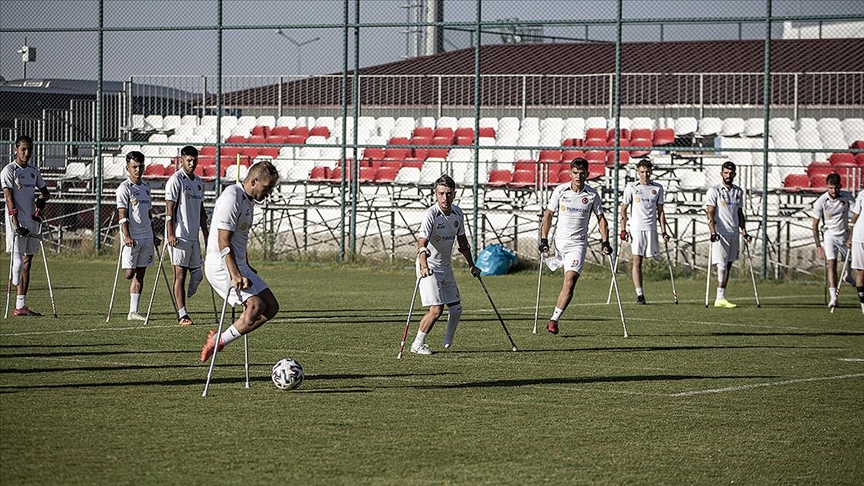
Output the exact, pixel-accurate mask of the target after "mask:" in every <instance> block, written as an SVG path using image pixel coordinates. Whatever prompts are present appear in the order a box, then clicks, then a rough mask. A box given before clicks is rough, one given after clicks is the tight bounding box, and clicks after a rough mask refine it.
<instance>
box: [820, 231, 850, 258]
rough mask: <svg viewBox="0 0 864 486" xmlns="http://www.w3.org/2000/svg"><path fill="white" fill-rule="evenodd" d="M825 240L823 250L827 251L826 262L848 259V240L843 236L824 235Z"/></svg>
mask: <svg viewBox="0 0 864 486" xmlns="http://www.w3.org/2000/svg"><path fill="white" fill-rule="evenodd" d="M823 238H824V240H823V241H822V249H823V250H824V251H825V259H826V260H845V259H846V251H847V248H846V238H844V237H843V235H832V234H828V233H826V234H825V235H823ZM838 257H839V258H838Z"/></svg>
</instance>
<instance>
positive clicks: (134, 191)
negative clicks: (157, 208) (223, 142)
mask: <svg viewBox="0 0 864 486" xmlns="http://www.w3.org/2000/svg"><path fill="white" fill-rule="evenodd" d="M116 194H117V208H118V209H125V210H126V218H127V219H128V222H129V236H130V237H131V238H133V239H139V238H152V237H153V227H152V225H151V223H150V210H151V209H152V208H153V203H152V201H151V200H150V184H148V183H146V182H144V181H143V180H142V181H141V184H133V183H132V181H131V180H130V179H126V180H125V181H123V182H121V183H120V185H119V186H117V191H116Z"/></svg>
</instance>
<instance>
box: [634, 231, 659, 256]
mask: <svg viewBox="0 0 864 486" xmlns="http://www.w3.org/2000/svg"><path fill="white" fill-rule="evenodd" d="M630 236H631V237H632V238H633V240H632V242H631V243H630V252H631V254H633V255H638V256H641V257H646V256H647V257H650V258H653V259H655V260H659V259H660V240H659V239H658V238H657V232H656V231H651V230H644V231H631V232H630Z"/></svg>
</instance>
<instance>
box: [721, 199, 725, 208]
mask: <svg viewBox="0 0 864 486" xmlns="http://www.w3.org/2000/svg"><path fill="white" fill-rule="evenodd" d="M720 205H721V206H723V207H726V201H724V200H723V199H721V200H720Z"/></svg>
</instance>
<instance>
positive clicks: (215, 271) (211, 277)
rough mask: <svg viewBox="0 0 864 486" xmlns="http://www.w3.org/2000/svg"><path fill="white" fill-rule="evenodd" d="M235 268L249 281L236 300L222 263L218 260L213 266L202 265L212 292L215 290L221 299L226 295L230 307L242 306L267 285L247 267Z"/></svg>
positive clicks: (229, 278)
mask: <svg viewBox="0 0 864 486" xmlns="http://www.w3.org/2000/svg"><path fill="white" fill-rule="evenodd" d="M237 268H238V269H239V270H240V274H241V275H243V276H244V277H246V278H248V279H249V284H250V286H249V287H248V288H245V289H243V290H241V291H240V292H239V293H240V298H239V299H238V298H237V292H236V291H235V290H234V288H233V287H232V286H231V275H230V274H229V273H228V269H227V268H226V267H225V265H223V264H222V261H221V260H219V261H218V262H217V263H215V264H213V263H206V262H205V264H204V275H206V276H207V281H208V282H210V286H211V287H213V290H215V291H216V293H217V294H219V297H221V298H223V299H224V298H225V295H226V294H227V295H228V303H229V304H230V305H232V306H234V305H238V304H242V303H243V302H246V301H247V300H248V299H249V298H250V297H252V296H254V295H258V294H260V293H261V292H263V291H264V290H266V289H267V288H268V287H267V284H266V283H264V281H263V280H261V277H259V276H258V274H256V273H255V272H253V271H252V269H251V268H249V266H248V265H238V266H237ZM229 289H230V293H229Z"/></svg>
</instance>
